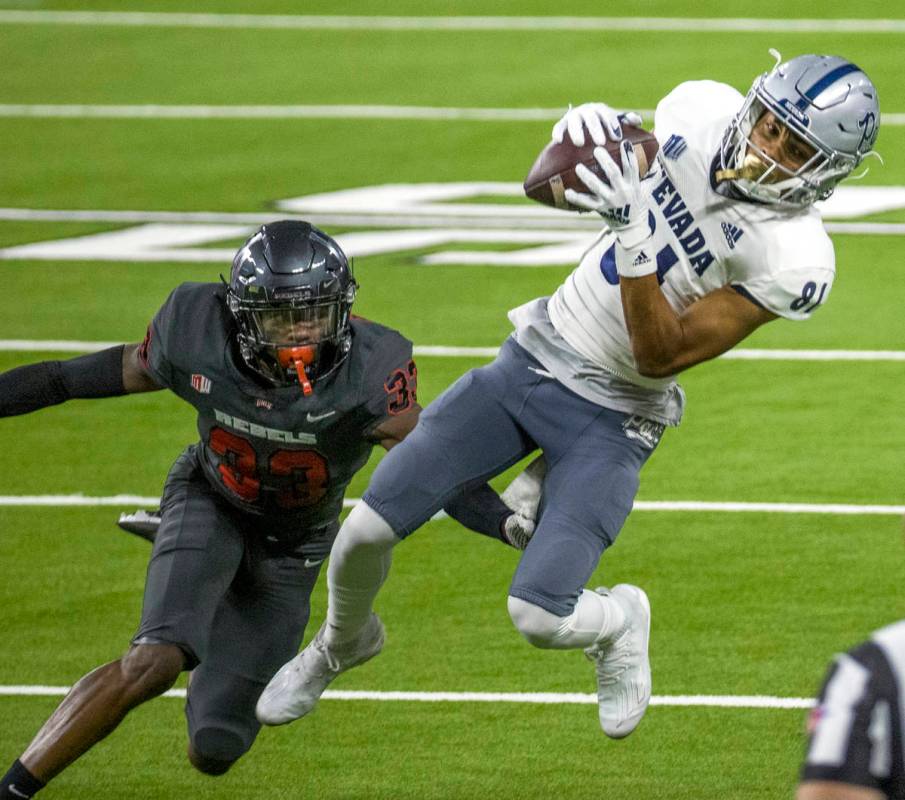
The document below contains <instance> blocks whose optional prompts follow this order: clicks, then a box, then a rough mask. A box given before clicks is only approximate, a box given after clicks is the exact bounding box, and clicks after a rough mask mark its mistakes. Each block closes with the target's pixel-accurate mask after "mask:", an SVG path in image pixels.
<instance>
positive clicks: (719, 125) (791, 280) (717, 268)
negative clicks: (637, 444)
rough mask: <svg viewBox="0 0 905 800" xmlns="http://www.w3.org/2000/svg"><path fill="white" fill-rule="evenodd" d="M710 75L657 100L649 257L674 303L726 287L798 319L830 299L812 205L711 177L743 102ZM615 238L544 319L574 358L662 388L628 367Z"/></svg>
mask: <svg viewBox="0 0 905 800" xmlns="http://www.w3.org/2000/svg"><path fill="white" fill-rule="evenodd" d="M743 99H744V98H743V97H742V96H741V95H740V94H739V93H738V92H737V91H736V90H735V89H733V88H731V87H730V86H727V85H725V84H721V83H715V82H713V81H693V82H688V83H683V84H681V85H679V86H678V87H677V88H676V89H674V90H673V91H672V92H671V93H670V94H669V95H667V96H666V97H665V98H664V99H663V100H662V101H661V102H660V103H659V105H658V106H657V111H656V116H655V123H654V127H655V130H654V132H655V134H656V136H657V140H658V141H659V143H660V152H659V153H658V156H657V160H656V163H655V166H654V168H652V169H651V171H650V173H649V174H648V175H647V176H646V177H645V179H644V181H643V182H642V185H643V186H645V187H647V192H648V194H649V198H650V199H649V207H650V215H649V224H650V226H651V228H652V230H653V235H652V238H651V240H650V249H651V251H652V252H651V253H649V254H648V255H649V257H651V258H655V259H656V263H657V278H658V280H659V282H660V284H661V287H662V290H663V293H664V295H665V296H666V298H667V300H668V302H669V303H670V305H671V306H672V307H673V308H674V309H675V310H676V311H677V312H681V311H682V310H683V309H685V308H687V307H688V306H689V305H691V304H692V303H693V302H694V301H695V300H698V299H699V298H701V297H703V296H704V295H705V294H708V293H709V292H712V291H714V290H715V289H718V288H720V287H723V286H726V285H731V286H732V287H733V288H735V289H736V291H738V292H739V293H741V294H743V295H744V296H745V297H747V298H748V299H749V300H751V301H752V302H754V303H756V304H757V305H759V306H762V307H763V308H765V309H767V310H769V311H771V312H773V313H774V314H776V315H778V316H781V317H786V318H788V319H794V320H802V319H807V318H808V317H809V316H810V315H811V314H812V313H813V311H814V310H815V309H816V308H818V307H819V306H820V305H821V304H823V303H825V302H826V300H827V298H828V297H829V293H830V289H831V288H832V284H833V278H834V275H835V256H834V253H833V245H832V243H831V242H830V239H829V237H828V236H827V234H826V231H825V229H824V227H823V223H822V220H821V217H820V214H819V212H818V211H817V210H816V209H814V208H813V207H809V208H806V209H800V210H787V209H782V208H777V207H775V206H769V205H764V204H759V203H752V202H744V201H740V200H737V199H734V198H732V197H730V196H729V194H728V192H726V191H725V190H724V189H720V190H719V191H718V189H717V186H716V184H715V182H714V180H715V179H714V172H715V170H716V167H717V162H716V156H717V152H718V149H719V144H720V140H721V138H722V135H723V132H724V131H725V130H726V127H727V125H728V124H729V122H730V120H731V119H732V117H733V115H734V114H735V113H736V112H737V111H738V109H739V108H740V107H741V105H742V102H743ZM615 246H616V240H615V236H614V235H613V234H612V233H611V232H609V231H605V232H604V233H603V234H602V235H601V237H600V239H598V240H597V242H596V243H595V244H594V245H593V246H592V247H591V248H590V249H589V250H588V251H587V252H586V253H585V255H584V257H583V258H582V261H581V263H580V264H579V266H578V267H577V269H576V270H575V271H574V272H573V273H572V274H571V275H570V276H569V277H568V278H567V279H566V281H565V283H564V284H563V285H562V286H560V288H559V289H558V290H557V291H556V293H555V294H554V296H553V297H552V298H551V299H550V302H549V315H550V320H551V321H552V323H553V325H554V326H555V328H556V330H557V331H558V332H559V333H560V335H561V336H562V337H563V338H564V339H565V340H566V341H567V342H568V343H569V344H570V345H571V346H572V347H573V348H574V349H575V350H576V351H577V352H578V353H579V354H581V355H582V356H583V357H585V358H587V359H589V360H590V361H592V362H593V363H594V364H597V365H599V366H600V367H602V368H603V369H606V370H608V371H609V372H611V373H612V374H614V375H616V376H618V377H619V378H622V379H623V380H627V381H630V382H631V383H634V384H636V385H638V386H642V387H648V388H650V389H655V390H663V389H665V388H666V387H668V386H669V385H670V384H671V383H673V378H647V377H644V376H642V375H640V374H639V373H638V371H637V369H636V365H635V362H634V358H633V357H632V351H631V345H630V343H629V336H628V331H627V329H626V325H625V318H624V316H623V312H622V301H621V295H620V291H619V277H618V274H617V272H616V261H615Z"/></svg>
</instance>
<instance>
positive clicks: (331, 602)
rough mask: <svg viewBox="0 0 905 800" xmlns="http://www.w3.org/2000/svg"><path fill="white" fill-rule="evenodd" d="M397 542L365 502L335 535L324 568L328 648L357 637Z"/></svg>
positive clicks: (367, 616) (343, 643)
mask: <svg viewBox="0 0 905 800" xmlns="http://www.w3.org/2000/svg"><path fill="white" fill-rule="evenodd" d="M400 541H401V539H399V538H398V537H397V536H396V534H394V533H393V530H392V528H390V526H389V525H388V524H387V523H386V521H385V520H384V519H383V517H381V516H380V514H378V513H377V512H376V511H374V509H372V508H371V507H370V506H368V505H367V503H359V504H358V505H357V506H355V508H354V509H352V512H351V513H350V514H349V516H348V517H347V518H346V521H345V522H344V523H343V525H342V527H341V528H340V530H339V533H338V534H337V536H336V541H335V542H334V544H333V549H332V550H331V552H330V563H329V565H328V567H327V590H328V605H327V625H326V627H325V629H324V638H325V639H326V642H327V644H328V646H331V647H336V648H342V646H343V645H345V644H348V643H350V642H353V641H355V640H356V639H357V638H358V636H359V634H360V633H361V630H362V628H364V626H365V625H366V624H367V622H368V620H369V619H370V616H371V606H372V605H373V603H374V598H375V597H376V596H377V592H378V591H379V590H380V587H381V585H382V584H383V582H384V580H385V579H386V576H387V573H388V572H389V569H390V562H391V560H392V553H393V547H394V546H395V545H397V544H398V543H399V542H400Z"/></svg>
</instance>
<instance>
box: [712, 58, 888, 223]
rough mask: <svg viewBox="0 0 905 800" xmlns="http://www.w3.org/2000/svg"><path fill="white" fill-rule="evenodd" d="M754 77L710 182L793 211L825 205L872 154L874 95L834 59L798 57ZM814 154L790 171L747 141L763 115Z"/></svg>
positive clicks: (863, 79) (855, 72)
mask: <svg viewBox="0 0 905 800" xmlns="http://www.w3.org/2000/svg"><path fill="white" fill-rule="evenodd" d="M771 53H772V54H773V55H774V57H776V59H777V64H776V66H775V67H774V68H773V69H772V70H771V71H770V72H767V73H764V74H763V75H761V76H759V77H758V78H757V79H756V80H755V81H754V84H753V85H752V87H751V90H750V91H749V92H748V95H747V97H746V98H745V102H744V104H743V105H742V108H741V110H740V111H739V112H738V114H737V115H736V116H735V118H734V119H733V120H732V122H731V124H730V125H729V127H728V129H727V130H726V133H725V134H724V135H723V140H722V143H721V145H720V152H719V160H720V169H719V170H718V171H717V172H716V175H715V178H716V180H717V182H718V183H720V182H723V181H726V182H729V184H730V185H731V186H732V187H733V188H734V189H735V190H736V191H737V192H739V193H740V194H741V195H743V196H744V197H747V198H750V199H752V200H757V201H759V202H762V203H769V204H772V205H776V206H781V207H786V208H792V209H799V208H803V207H805V206H808V205H810V204H812V203H814V202H815V201H817V200H826V199H827V198H828V197H829V196H830V195H831V194H832V193H833V190H834V189H835V187H836V185H837V184H838V183H839V182H840V181H841V180H842V179H843V178H845V177H847V176H848V175H849V174H850V173H851V172H852V170H853V169H854V168H855V167H857V166H858V164H859V163H860V162H861V160H862V159H863V158H864V157H865V156H867V155H870V154H873V151H872V149H871V148H872V147H873V143H874V142H875V141H876V138H877V131H878V127H879V105H878V101H877V97H876V89H875V88H874V86H873V84H872V83H871V82H870V79H869V78H868V77H867V76H866V75H865V74H864V73H863V72H862V70H860V68H859V67H857V66H856V65H854V64H852V63H851V62H848V61H845V60H844V59H842V58H839V57H837V56H814V55H805V56H798V57H797V58H794V59H792V60H791V61H788V62H786V63H780V61H781V57H780V56H779V54H778V53H777V52H776V51H772V50H771ZM768 112H769V113H771V114H772V115H773V116H774V117H775V119H776V122H777V124H779V125H781V126H782V127H783V128H784V129H785V131H786V133H787V134H788V135H789V136H794V137H795V138H796V139H797V140H798V142H799V144H801V143H803V144H804V145H807V149H808V150H809V151H813V155H812V156H811V157H810V158H807V159H805V160H804V163H800V164H797V165H796V166H794V167H791V166H788V165H783V164H781V163H778V162H777V161H776V160H774V159H773V158H771V157H770V156H769V155H768V154H767V153H766V152H764V150H763V148H759V147H758V146H757V145H756V144H755V142H754V141H753V140H752V132H754V130H755V126H756V125H757V123H758V120H760V119H761V118H762V117H763V115H764V114H766V113H768Z"/></svg>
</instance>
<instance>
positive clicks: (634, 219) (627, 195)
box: [565, 142, 657, 278]
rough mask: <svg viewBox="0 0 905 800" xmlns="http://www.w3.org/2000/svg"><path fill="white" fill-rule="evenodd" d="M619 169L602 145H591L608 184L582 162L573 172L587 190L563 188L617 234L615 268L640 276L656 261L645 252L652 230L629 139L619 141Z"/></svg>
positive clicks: (653, 267)
mask: <svg viewBox="0 0 905 800" xmlns="http://www.w3.org/2000/svg"><path fill="white" fill-rule="evenodd" d="M621 147H622V169H621V170H620V169H619V167H618V166H617V165H616V162H615V161H614V160H613V159H612V158H610V154H609V153H607V151H606V150H604V148H602V147H596V148H594V158H595V159H596V160H597V163H598V164H599V165H600V168H601V169H602V170H603V174H604V175H605V176H606V179H607V180H608V181H609V186H608V185H607V184H606V183H604V181H602V180H601V179H600V178H598V177H597V176H596V175H595V174H594V173H593V172H591V170H590V169H588V168H587V167H586V166H585V165H584V164H579V165H578V166H576V167H575V175H576V176H577V177H578V178H579V179H580V180H581V182H582V183H583V184H584V185H585V186H587V187H588V191H589V192H590V194H584V193H583V192H576V191H575V190H574V189H566V191H565V198H566V201H567V202H569V203H571V204H572V205H574V206H578V207H579V208H584V209H587V210H588V211H596V212H597V213H598V214H600V216H602V217H603V218H604V219H605V220H606V222H607V225H609V227H610V230H612V231H613V232H614V233H615V234H616V239H617V241H618V242H619V244H620V245H621V247H617V248H616V271H617V272H618V273H619V274H620V275H623V276H624V277H626V278H640V277H642V276H644V275H650V274H651V273H653V272H656V271H657V264H656V262H655V261H654V259H653V258H651V256H652V255H653V254H652V253H648V252H645V248H647V250H650V247H649V246H648V244H649V240H650V238H651V234H652V231H651V229H650V225H649V223H648V215H649V214H650V209H649V208H648V194H647V192H646V191H645V189H644V187H642V185H641V176H640V175H639V174H638V159H637V157H636V156H635V150H634V148H633V147H632V145H631V143H630V142H623V143H622V145H621Z"/></svg>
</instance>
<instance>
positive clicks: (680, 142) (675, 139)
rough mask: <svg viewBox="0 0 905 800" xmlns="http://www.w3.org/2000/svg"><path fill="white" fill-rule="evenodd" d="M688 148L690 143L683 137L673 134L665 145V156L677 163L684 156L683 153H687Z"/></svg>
mask: <svg viewBox="0 0 905 800" xmlns="http://www.w3.org/2000/svg"><path fill="white" fill-rule="evenodd" d="M687 147H688V142H686V141H685V140H684V139H683V138H682V137H681V136H677V135H676V134H673V135H672V136H670V137H669V138H668V139H667V140H666V144H664V145H663V155H664V156H666V157H667V158H671V159H672V160H673V161H675V160H676V159H677V158H678V157H679V156H680V155H682V153H684V152H685V150H686V148H687Z"/></svg>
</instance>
